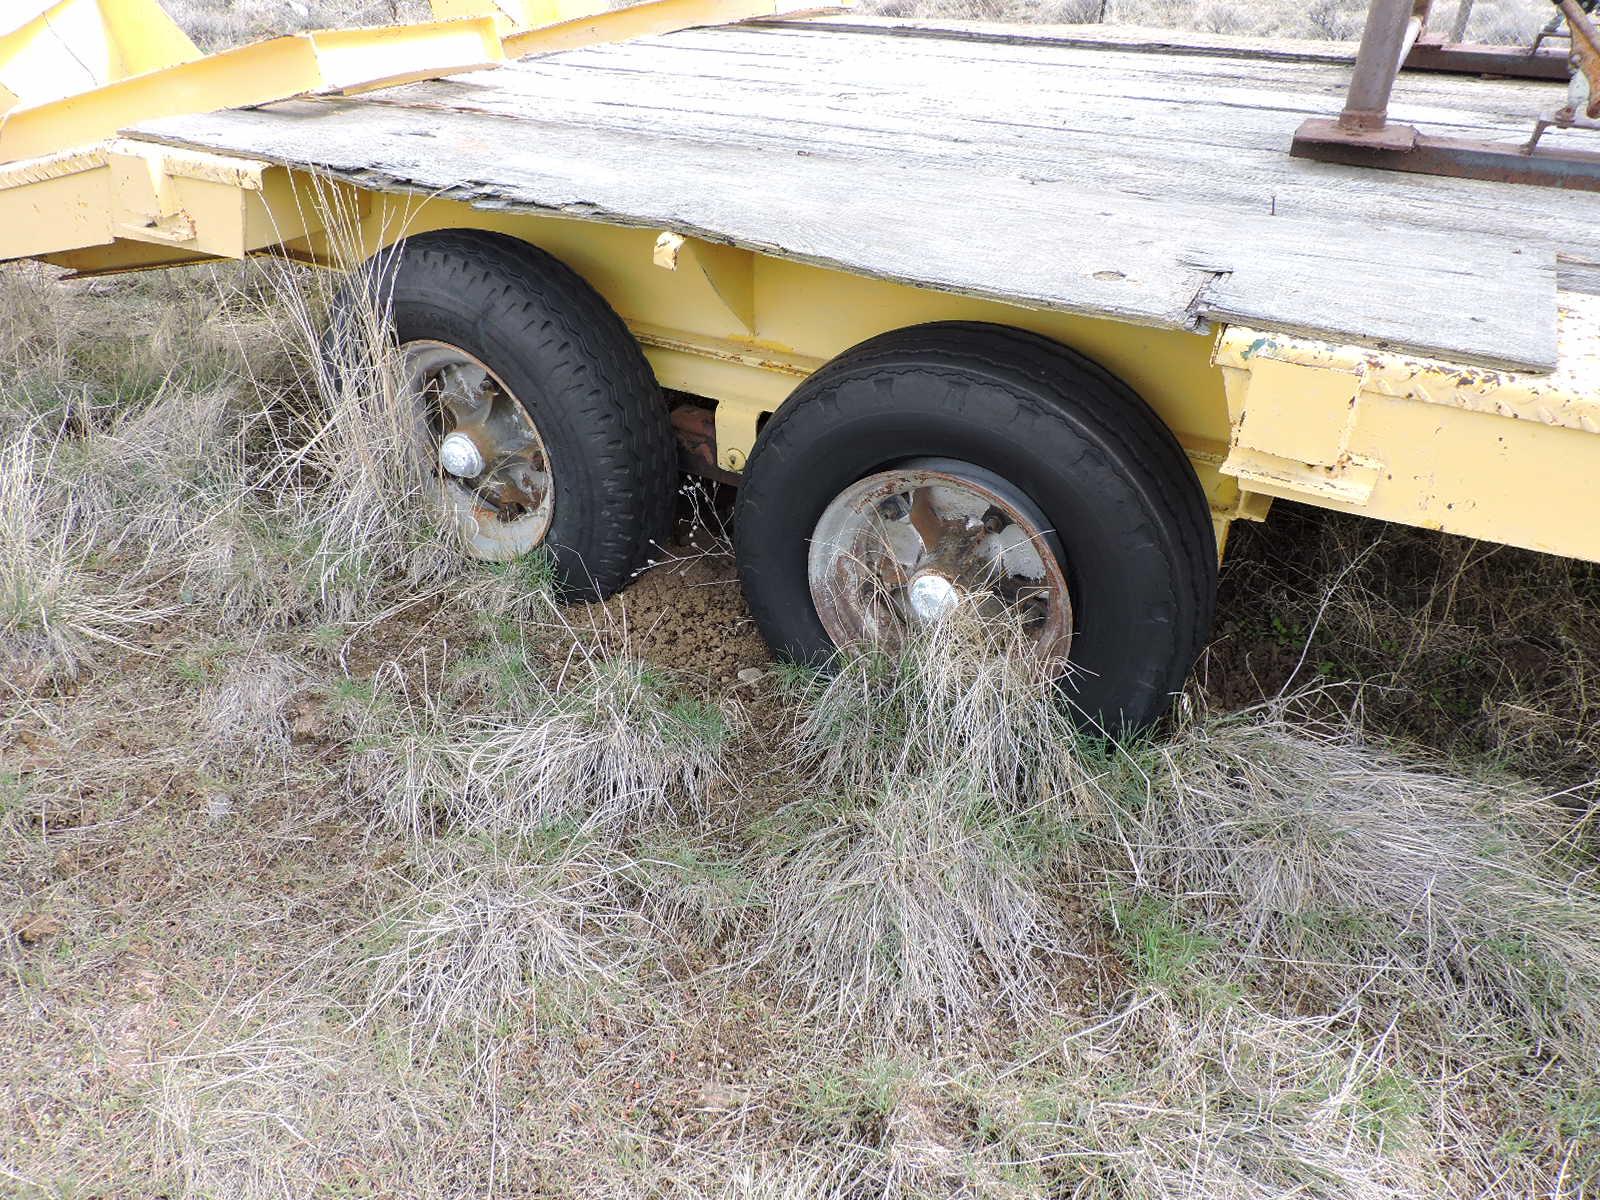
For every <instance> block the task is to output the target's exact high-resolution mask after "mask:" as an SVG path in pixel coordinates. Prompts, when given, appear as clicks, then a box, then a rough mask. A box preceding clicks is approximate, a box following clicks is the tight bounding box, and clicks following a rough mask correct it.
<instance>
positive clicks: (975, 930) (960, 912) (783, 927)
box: [760, 775, 1065, 1031]
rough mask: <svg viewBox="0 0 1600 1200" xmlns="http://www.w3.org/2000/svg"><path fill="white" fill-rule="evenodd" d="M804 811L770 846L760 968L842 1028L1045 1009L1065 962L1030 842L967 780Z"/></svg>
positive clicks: (960, 1020)
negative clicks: (768, 900) (768, 901)
mask: <svg viewBox="0 0 1600 1200" xmlns="http://www.w3.org/2000/svg"><path fill="white" fill-rule="evenodd" d="M883 787H884V790H883V791H881V792H880V793H878V794H877V795H875V796H872V797H869V798H864V799H863V800H860V801H843V802H837V803H832V804H822V805H815V806H813V805H802V806H800V811H798V812H794V813H791V814H789V815H788V818H787V820H786V821H785V822H784V823H783V825H784V826H785V827H784V828H782V832H781V834H780V835H779V836H777V837H775V838H774V839H773V844H772V846H771V849H770V851H769V853H770V854H771V859H770V862H769V863H768V864H767V865H766V866H765V867H764V868H763V871H762V874H763V876H764V877H765V878H766V879H767V880H768V883H767V888H768V889H769V892H770V897H771V899H770V909H769V914H768V920H769V924H768V926H767V929H766V931H765V934H764V936H763V939H762V942H761V948H760V961H761V962H762V963H763V964H764V965H765V966H766V967H767V968H768V969H769V970H770V971H771V972H772V973H773V975H774V976H775V977H776V978H777V979H779V980H780V981H781V985H782V986H783V988H784V989H785V991H786V993H788V994H790V995H793V996H795V997H797V998H798V999H799V1000H801V1001H802V1002H803V1003H805V1004H806V1005H807V1006H808V1007H809V1008H810V1009H811V1010H812V1011H814V1012H816V1013H817V1014H819V1015H821V1016H823V1017H825V1018H827V1019H828V1020H829V1021H830V1022H835V1023H838V1024H840V1025H843V1026H844V1027H846V1028H849V1027H854V1026H871V1027H875V1028H881V1029H887V1030H890V1031H895V1030H903V1029H917V1028H921V1029H934V1030H943V1029H948V1028H950V1027H952V1026H959V1025H962V1024H970V1023H972V1022H974V1021H977V1020H987V1019H989V1018H991V1017H992V1016H994V1015H995V1014H998V1013H1008V1014H1011V1015H1013V1016H1014V1017H1016V1018H1017V1019H1026V1016H1027V1014H1029V1013H1031V1012H1037V1011H1039V1010H1041V1009H1045V1008H1048V1007H1049V1005H1050V1000H1051V996H1052V992H1053V990H1054V987H1055V983H1054V980H1055V978H1056V969H1057V968H1059V963H1060V958H1061V956H1062V955H1063V953H1064V952H1065V949H1064V946H1063V945H1062V941H1063V934H1062V929H1061V922H1060V913H1059V912H1057V911H1055V910H1053V909H1052V907H1051V906H1050V905H1049V904H1048V903H1047V902H1046V900H1045V897H1044V894H1043V893H1044V890H1045V887H1046V884H1047V882H1048V874H1047V867H1048V865H1049V864H1048V862H1047V860H1046V859H1045V856H1044V854H1043V852H1042V851H1041V849H1040V847H1038V846H1037V845H1035V844H1033V837H1034V835H1035V830H1033V829H1032V828H1029V827H1026V826H1022V825H1019V823H1017V822H1015V821H1008V820H1006V819H1005V818H1004V817H1003V816H1001V815H1000V814H999V813H997V812H996V811H995V806H994V804H993V802H992V801H991V799H990V798H989V797H988V796H985V795H984V794H983V793H981V792H977V791H975V790H974V789H973V787H972V785H971V783H970V782H968V781H966V780H957V779H951V778H949V777H948V776H946V777H940V776H937V775H930V776H923V777H919V778H915V779H897V780H895V781H894V782H893V783H889V782H885V783H884V785H883Z"/></svg>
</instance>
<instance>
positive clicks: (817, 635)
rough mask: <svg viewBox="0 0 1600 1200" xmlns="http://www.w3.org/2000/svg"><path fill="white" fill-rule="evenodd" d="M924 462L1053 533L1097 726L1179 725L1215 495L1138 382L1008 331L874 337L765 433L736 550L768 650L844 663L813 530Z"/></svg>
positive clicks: (1072, 692) (1078, 682)
mask: <svg viewBox="0 0 1600 1200" xmlns="http://www.w3.org/2000/svg"><path fill="white" fill-rule="evenodd" d="M917 458H949V459H957V460H960V461H963V462H968V463H972V464H974V465H976V466H979V467H982V468H985V469H987V470H989V471H993V472H995V473H996V474H998V475H1000V476H1002V477H1003V478H1005V479H1006V480H1008V481H1009V482H1010V483H1012V484H1013V485H1015V486H1016V487H1018V488H1020V489H1022V491H1023V492H1024V493H1025V494H1026V495H1027V496H1028V497H1029V498H1030V499H1031V500H1032V501H1033V503H1034V504H1035V505H1037V506H1038V508H1039V509H1040V510H1041V511H1042V512H1043V513H1044V515H1045V517H1046V518H1047V520H1048V521H1049V522H1050V523H1051V525H1052V527H1053V528H1054V530H1055V533H1056V535H1057V537H1058V538H1059V540H1060V545H1061V550H1062V559H1063V566H1064V567H1065V571H1066V577H1067V584H1068V588H1069V591H1070V593H1071V599H1072V605H1073V611H1074V618H1075V634H1074V639H1073V644H1072V651H1071V656H1070V662H1071V665H1072V667H1073V668H1075V669H1074V670H1072V671H1071V672H1070V674H1069V677H1068V680H1067V681H1066V682H1065V684H1064V686H1065V687H1066V688H1067V691H1068V694H1069V696H1070V698H1071V699H1072V701H1073V703H1074V705H1075V706H1076V707H1077V708H1078V709H1079V710H1080V712H1081V713H1082V714H1083V715H1084V717H1085V718H1086V719H1087V720H1088V721H1090V722H1092V723H1094V724H1095V725H1097V726H1099V727H1100V728H1102V729H1104V730H1106V731H1107V732H1112V733H1116V732H1119V731H1126V730H1130V729H1135V728H1138V727H1141V726H1144V725H1147V724H1149V723H1150V722H1152V721H1154V720H1155V719H1156V718H1158V717H1159V716H1160V715H1161V714H1162V713H1164V712H1165V711H1166V709H1167V708H1168V706H1169V705H1170V703H1171V700H1172V697H1173V695H1174V693H1176V692H1177V691H1178V690H1179V689H1180V688H1181V687H1182V686H1183V683H1184V680H1185V679H1186V678H1187V676H1188V673H1189V671H1190V669H1191V668H1192V667H1193V665H1194V661H1195V659H1196V657H1197V656H1198V654H1199V652H1200V649H1201V647H1202V646H1203V645H1204V644H1205V640H1206V638H1207V636H1208V634H1209V632H1210V628H1211V619H1212V615H1213V612H1214V609H1215V604H1216V585H1217V552H1216V538H1215V534H1214V532H1213V528H1212V524H1211V514H1210V510H1209V507H1208V505H1207V502H1206V498H1205V494H1204V492H1203V491H1202V490H1201V487H1200V484H1199V480H1198V479H1197V478H1196V476H1195V473H1194V469H1193V467H1192V466H1191V465H1190V463H1189V460H1188V457H1187V456H1186V455H1185V454H1184V452H1183V450H1182V449H1181V448H1180V447H1179V445H1178V443H1177V441H1176V439H1175V438H1174V437H1173V436H1172V433H1171V432H1170V431H1169V430H1168V429H1167V427H1166V425H1165V424H1163V423H1162V421H1161V419H1160V418H1159V417H1157V416H1156V414H1155V413H1154V412H1152V411H1151V409H1150V408H1149V406H1148V405H1146V404H1145V403H1144V401H1143V400H1141V399H1140V398H1139V397H1138V396H1137V395H1136V394H1135V393H1134V392H1133V391H1132V390H1131V389H1130V388H1128V387H1127V385H1126V384H1124V383H1122V382H1121V381H1120V380H1118V379H1116V378H1115V377H1114V376H1112V375H1111V374H1110V373H1108V372H1107V371H1105V370H1103V369H1102V368H1100V367H1099V366H1097V365H1096V364H1094V363H1092V362H1090V361H1089V360H1087V359H1085V358H1083V357H1082V356H1081V355H1078V354H1075V353H1073V352H1072V351H1070V350H1067V349H1065V348H1064V347H1062V346H1059V345H1057V344H1056V343H1054V342H1051V341H1049V340H1047V339H1045V338H1042V337H1038V336H1036V335H1033V334H1030V333H1024V332H1022V331H1020V330H1014V329H1008V328H1005V327H1003V326H993V325H978V324H959V323H948V324H935V325H923V326H918V327H915V328H911V329H906V330H901V331H899V332H896V333H891V334H887V335H885V336H883V337H879V338H874V339H873V340H871V341H869V342H866V343H864V344H863V345H861V346H858V347H856V348H855V349H854V350H851V351H849V352H847V353H846V354H844V355H842V356H841V357H840V358H838V359H836V360H835V361H834V362H832V363H830V364H829V365H828V366H826V367H825V368H823V369H822V370H821V371H819V372H817V373H816V374H815V375H813V376H812V377H811V378H810V379H808V380H807V381H806V382H805V383H804V384H802V385H801V386H800V387H799V388H798V389H797V390H796V392H795V394H794V396H793V397H791V398H790V399H789V400H788V401H787V402H786V403H785V404H784V406H783V407H782V408H781V409H779V410H778V412H777V413H776V414H774V416H773V417H772V419H771V420H770V421H769V422H768V423H767V425H766V428H765V429H763V430H762V432H761V436H760V437H759V438H758V439H757V441H756V445H755V449H754V451H753V453H752V454H751V457H750V463H749V465H748V467H747V468H746V470H745V476H744V486H743V487H742V489H741V491H740V496H739V505H738V510H737V514H736V515H737V525H736V529H735V537H736V542H737V551H738V561H739V567H740V574H741V578H742V580H743V583H744V590H745V596H746V598H747V600H748V602H749V604H750V608H751V611H752V612H753V613H754V615H755V619H756V623H757V624H758V625H759V627H760V629H761V631H762V633H763V635H764V636H765V637H766V639H767V642H768V644H769V645H771V646H772V648H773V649H774V650H775V651H776V652H778V653H780V654H783V655H785V656H787V657H791V658H794V659H798V660H800V661H802V662H809V663H813V664H821V663H824V662H825V661H826V660H827V659H828V658H829V657H830V656H831V655H832V654H833V653H834V647H833V646H832V644H831V643H830V641H829V640H828V635H827V634H826V632H825V631H824V630H823V627H822V622H821V621H820V620H819V619H818V617H817V612H816V608H815V606H814V605H813V603H812V600H811V593H810V587H809V584H808V581H807V573H806V564H807V555H808V552H809V538H810V536H811V533H812V530H813V529H814V528H815V526H816V523H817V521H818V519H819V517H820V516H821V515H822V512H823V510H824V509H825V508H826V507H827V506H828V505H829V504H830V503H831V502H832V501H833V499H834V497H836V496H837V495H838V494H839V493H840V492H841V491H842V490H843V489H844V488H846V487H848V486H849V485H850V484H852V483H854V482H856V481H857V480H859V479H862V478H864V477H866V476H868V475H870V474H873V473H874V472H877V471H880V470H884V469H886V468H889V467H893V466H895V465H896V464H898V463H900V462H903V461H905V460H909V459H917Z"/></svg>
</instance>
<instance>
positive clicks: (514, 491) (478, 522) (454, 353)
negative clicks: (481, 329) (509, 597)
mask: <svg viewBox="0 0 1600 1200" xmlns="http://www.w3.org/2000/svg"><path fill="white" fill-rule="evenodd" d="M403 349H404V351H405V356H406V366H407V370H408V374H409V376H410V382H411V389H412V393H413V394H414V395H415V396H416V397H417V398H418V401H419V402H420V404H421V405H422V408H423V417H424V420H425V422H426V427H427V429H428V431H429V433H430V435H431V436H432V437H433V438H434V439H436V451H435V453H436V455H437V462H438V466H439V483H440V487H441V489H442V492H443V497H444V500H445V504H446V507H447V508H448V509H449V510H450V511H451V513H452V514H453V515H454V517H455V521H456V524H457V527H458V528H459V530H460V532H461V536H462V539H463V541H464V542H465V543H466V546H467V550H468V552H469V553H471V554H472V555H473V556H474V557H476V558H481V559H486V560H489V561H495V562H501V561H506V560H509V559H513V558H517V557H519V556H521V555H523V554H526V553H527V552H528V551H530V550H532V549H533V548H534V547H536V546H538V545H539V544H540V543H541V542H543V541H544V538H545V535H546V534H547V533H548V532H549V529H550V522H551V520H552V518H553V516H554V504H555V496H554V488H553V487H552V482H551V475H550V469H549V462H548V458H547V456H546V453H545V447H544V440H543V439H542V438H541V437H540V435H539V430H538V427H537V426H536V425H535V424H534V421H533V418H532V416H531V415H530V414H529V412H528V410H527V408H526V407H524V406H523V404H522V403H521V401H519V400H518V399H517V398H516V396H514V395H513V394H512V392H511V390H510V389H509V388H508V387H506V385H505V384H504V383H503V382H502V381H501V380H500V378H499V377H498V376H497V375H495V374H494V372H493V371H491V370H490V369H489V368H488V367H487V366H486V365H485V364H484V363H482V362H480V361H479V360H478V359H476V358H474V357H473V356H472V355H471V354H468V353H467V352H466V351H465V350H462V349H460V348H459V347H457V346H452V345H449V344H448V343H445V342H435V341H415V342H408V343H407V344H406V345H405V346H404V347H403Z"/></svg>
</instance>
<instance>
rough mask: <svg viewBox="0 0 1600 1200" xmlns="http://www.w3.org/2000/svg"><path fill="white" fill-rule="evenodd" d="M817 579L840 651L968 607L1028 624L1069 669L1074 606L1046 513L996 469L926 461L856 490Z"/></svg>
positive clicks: (815, 548) (812, 576)
mask: <svg viewBox="0 0 1600 1200" xmlns="http://www.w3.org/2000/svg"><path fill="white" fill-rule="evenodd" d="M807 576H808V580H809V583H810V587H811V598H812V601H813V603H814V604H815V605H816V609H817V615H818V617H819V618H820V619H821V621H822V626H823V628H824V629H825V630H826V631H827V633H828V636H829V638H831V639H832V641H833V643H834V645H836V646H841V647H845V646H852V645H859V644H861V643H875V644H889V645H893V644H896V643H897V642H898V641H899V640H900V638H901V637H903V636H904V633H905V631H906V630H907V629H909V628H912V627H913V626H914V625H919V624H922V625H925V624H928V623H930V622H933V621H937V620H939V619H940V618H942V617H943V616H944V615H946V614H947V613H948V612H951V611H953V610H954V609H955V608H956V607H958V606H959V605H960V604H961V603H962V602H963V601H966V602H969V603H972V604H975V605H977V606H978V607H979V608H980V610H981V611H983V612H985V613H986V614H991V615H993V616H994V617H996V618H1003V619H1008V620H1012V621H1016V622H1018V624H1019V625H1020V626H1021V628H1022V631H1023V633H1024V634H1025V635H1026V637H1027V639H1028V641H1029V642H1030V643H1031V644H1032V645H1033V647H1034V648H1035V650H1036V651H1037V653H1038V654H1039V655H1040V657H1041V658H1043V659H1045V660H1046V661H1047V662H1049V663H1050V664H1051V665H1052V667H1053V668H1054V669H1056V670H1058V671H1059V670H1064V669H1065V665H1066V660H1067V656H1068V653H1069V651H1070V649H1071V642H1072V632H1073V617H1072V602H1071V597H1070V595H1069V593H1068V590H1067V580H1066V573H1065V571H1064V570H1063V569H1062V565H1061V559H1060V556H1059V555H1058V553H1057V552H1056V549H1055V538H1054V536H1053V534H1052V531H1051V530H1050V528H1049V527H1048V526H1047V525H1046V523H1045V521H1044V517H1043V514H1042V513H1040V511H1039V509H1038V508H1037V506H1035V505H1034V504H1033V502H1032V501H1030V500H1029V499H1028V498H1027V497H1026V496H1025V495H1024V494H1023V493H1022V492H1021V491H1020V490H1019V489H1017V488H1015V487H1013V486H1011V485H1010V484H1009V483H1007V482H1006V481H1005V480H1003V479H1001V478H1000V477H999V476H997V475H995V474H994V473H993V472H991V471H986V470H984V469H983V468H981V467H977V466H973V465H972V464H969V463H960V462H953V461H950V460H945V459H936V460H917V461H913V462H910V463H907V464H905V465H904V466H902V467H899V468H895V469H893V470H888V471H882V472H879V473H878V474H875V475H870V476H868V477H866V478H865V479H862V480H859V481H858V482H856V483H854V484H852V485H850V487H848V488H846V489H845V490H844V491H843V492H841V493H840V494H839V495H838V496H837V497H836V498H835V499H834V501H833V503H831V504H830V505H828V507H827V508H826V509H825V510H824V511H823V513H822V516H821V518H820V519H819V520H818V521H817V525H816V528H815V530H814V531H813V533H812V538H811V547H810V551H809V559H808V563H807Z"/></svg>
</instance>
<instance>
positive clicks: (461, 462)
mask: <svg viewBox="0 0 1600 1200" xmlns="http://www.w3.org/2000/svg"><path fill="white" fill-rule="evenodd" d="M487 465H488V464H487V463H485V462H484V461H483V452H482V451H481V450H479V449H478V444H477V443H476V442H474V441H473V440H472V439H471V438H470V437H468V436H467V435H466V434H464V433H462V432H461V431H460V430H457V431H456V432H454V433H451V434H447V435H446V436H445V439H444V441H442V442H440V443H439V466H440V467H441V468H442V469H443V470H444V472H445V474H447V475H454V476H455V477H456V478H457V479H476V478H477V477H478V476H479V475H482V474H483V469H484V467H485V466H487Z"/></svg>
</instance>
